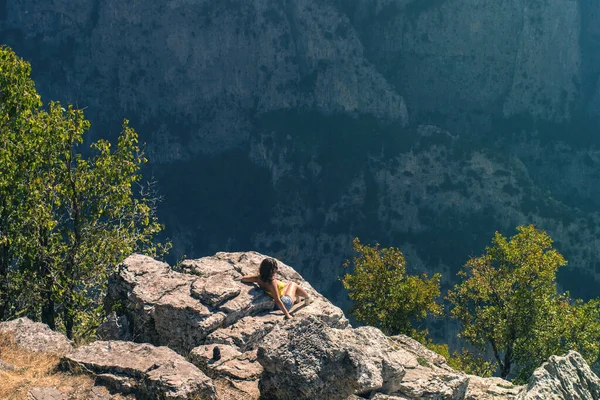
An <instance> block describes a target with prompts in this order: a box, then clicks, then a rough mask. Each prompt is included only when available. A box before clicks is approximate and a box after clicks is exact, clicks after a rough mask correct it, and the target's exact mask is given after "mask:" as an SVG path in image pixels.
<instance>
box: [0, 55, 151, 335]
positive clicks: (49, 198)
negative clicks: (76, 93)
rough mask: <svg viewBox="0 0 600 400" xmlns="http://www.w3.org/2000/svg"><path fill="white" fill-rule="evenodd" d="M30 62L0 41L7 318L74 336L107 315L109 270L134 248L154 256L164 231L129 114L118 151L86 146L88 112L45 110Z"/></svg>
mask: <svg viewBox="0 0 600 400" xmlns="http://www.w3.org/2000/svg"><path fill="white" fill-rule="evenodd" d="M30 71H31V69H30V66H29V64H28V63H27V62H25V61H23V60H22V59H21V58H19V57H17V56H16V55H15V54H14V52H13V51H12V50H10V49H9V48H7V47H2V48H0V95H1V97H0V320H1V319H9V318H12V317H14V316H16V315H28V316H30V317H31V318H33V319H39V318H41V319H42V321H43V322H45V323H47V324H48V325H50V327H52V328H54V327H55V325H57V323H61V324H62V326H63V328H64V330H65V332H66V334H67V336H69V338H71V337H72V336H73V334H74V329H75V328H77V329H78V330H79V333H80V334H84V333H85V331H86V330H87V329H88V328H89V329H92V328H93V327H94V325H95V324H96V322H97V320H98V318H99V316H100V300H101V298H102V294H103V290H104V284H105V281H106V276H107V274H108V273H109V270H110V269H111V268H112V267H114V266H116V265H117V264H118V263H119V262H120V261H121V260H122V259H124V258H125V257H126V256H128V255H129V254H131V253H132V252H135V251H142V252H146V253H156V252H157V251H161V250H162V246H160V245H158V246H157V245H155V244H154V242H153V238H154V236H155V235H156V233H157V232H159V231H160V230H161V229H162V226H161V225H160V224H159V223H158V221H157V219H156V216H155V200H156V199H155V198H153V196H151V195H150V193H149V192H147V191H141V192H140V193H139V194H138V195H136V194H135V193H134V189H135V188H136V187H140V188H142V187H143V185H141V175H140V168H141V166H142V165H143V164H144V163H145V162H146V159H145V158H144V155H143V152H142V151H141V149H140V148H139V147H138V145H137V141H138V136H137V134H136V132H135V131H134V130H133V129H132V128H131V127H129V124H128V122H127V121H125V122H124V124H123V130H122V132H121V134H120V136H119V138H118V143H117V145H116V146H115V147H114V148H113V146H111V144H110V143H109V142H108V141H105V140H99V141H97V142H95V143H92V145H91V146H90V151H89V152H87V154H89V155H88V156H84V155H82V154H81V153H80V152H79V147H80V146H81V144H82V143H83V135H84V133H85V132H86V131H87V130H88V128H89V126H90V124H89V122H88V121H86V120H85V118H84V115H83V111H81V110H76V109H74V108H73V107H72V106H70V105H69V106H67V108H66V109H65V108H64V107H62V106H61V105H60V104H59V103H55V102H52V103H50V104H49V105H48V107H46V108H42V103H41V101H40V96H39V95H38V94H37V92H36V90H35V86H34V83H33V81H32V80H31V79H30V77H29V75H30Z"/></svg>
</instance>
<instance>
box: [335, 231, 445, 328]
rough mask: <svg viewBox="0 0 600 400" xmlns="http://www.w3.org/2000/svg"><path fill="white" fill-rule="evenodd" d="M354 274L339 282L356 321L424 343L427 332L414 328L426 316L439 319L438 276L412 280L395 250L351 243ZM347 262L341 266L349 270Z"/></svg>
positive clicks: (401, 258)
mask: <svg viewBox="0 0 600 400" xmlns="http://www.w3.org/2000/svg"><path fill="white" fill-rule="evenodd" d="M354 250H355V251H356V252H357V253H358V255H357V256H356V257H354V260H353V263H352V264H353V271H352V273H348V274H346V275H345V276H344V278H343V279H342V283H343V285H344V287H345V288H346V289H347V290H348V295H349V296H350V299H352V300H354V305H353V307H352V309H351V311H350V313H351V315H352V316H354V317H355V318H356V320H357V321H359V322H362V323H365V324H367V325H371V326H375V327H377V328H379V329H381V330H382V331H383V332H385V333H386V334H405V335H408V336H412V337H415V338H418V339H421V340H423V339H424V337H425V334H426V331H425V330H424V329H423V328H419V327H415V325H417V324H418V323H419V322H420V321H423V320H424V319H425V318H426V317H427V316H428V315H440V314H441V313H442V307H441V306H440V305H439V304H437V303H436V302H435V299H436V298H437V297H439V295H440V279H441V275H440V274H435V275H433V276H432V277H431V278H428V276H427V274H423V275H421V276H411V275H409V274H408V273H407V272H406V261H405V260H404V255H403V254H402V252H401V251H400V250H399V249H397V248H394V247H390V248H379V245H375V246H368V245H364V244H361V243H360V241H359V240H358V239H354ZM349 265H350V262H349V261H347V262H346V264H345V265H344V266H345V267H348V266H349Z"/></svg>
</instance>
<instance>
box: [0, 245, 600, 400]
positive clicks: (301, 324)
mask: <svg viewBox="0 0 600 400" xmlns="http://www.w3.org/2000/svg"><path fill="white" fill-rule="evenodd" d="M263 258H264V256H263V255H261V254H259V253H254V252H247V253H217V254H216V255H215V256H212V257H205V258H202V259H197V260H187V261H185V262H183V263H182V264H181V265H180V266H179V269H180V270H182V271H183V272H176V271H173V270H172V269H171V267H170V266H169V265H167V264H165V263H161V262H158V261H156V260H154V259H152V258H149V257H145V256H141V255H132V256H130V257H129V258H127V259H126V260H125V261H124V262H123V264H122V265H121V266H120V267H119V269H118V271H117V272H116V273H115V274H114V275H113V276H112V277H111V280H110V285H109V297H108V298H107V306H109V307H112V308H113V309H114V310H115V313H114V315H111V316H110V318H109V325H115V324H116V325H117V326H118V327H129V331H127V332H126V333H127V334H128V335H130V336H131V337H132V338H133V339H134V340H136V341H138V342H139V341H144V340H153V341H155V342H156V344H157V345H160V344H166V345H169V346H172V348H173V349H171V348H169V347H166V346H158V347H157V346H155V345H153V344H150V343H135V342H132V341H118V340H108V341H97V342H93V343H91V344H88V345H85V346H81V347H79V348H77V349H75V350H72V347H71V348H70V349H71V351H70V352H69V354H66V355H64V356H63V357H62V358H61V365H62V367H63V368H64V369H67V370H69V371H71V372H72V373H86V374H90V375H92V376H93V377H95V381H96V384H98V385H105V386H106V387H107V388H109V389H110V391H111V393H112V394H111V393H109V392H107V391H106V389H103V388H102V387H100V386H94V387H93V388H91V389H90V388H85V391H89V393H84V394H83V395H84V396H87V397H86V398H89V399H96V400H110V399H112V398H113V397H114V396H117V398H119V396H123V395H126V396H135V397H136V398H138V399H182V400H183V399H189V398H201V399H221V398H222V399H229V398H248V399H257V398H259V397H260V398H262V399H265V400H269V399H282V400H285V399H301V400H302V399H306V400H308V399H324V400H327V399H329V400H334V399H335V400H337V399H340V400H342V399H344V400H359V399H364V398H369V399H372V400H411V399H414V400H417V399H419V400H542V399H550V400H588V399H589V400H591V399H597V398H600V379H599V378H598V377H597V376H596V375H594V373H593V372H592V371H591V370H590V368H589V366H588V365H587V364H586V362H585V361H584V360H583V359H582V358H581V356H580V355H579V354H577V353H575V352H570V353H569V354H567V355H566V356H562V357H556V356H553V357H551V358H550V360H549V361H548V362H547V363H545V364H544V365H543V366H541V367H540V368H538V369H537V370H536V371H535V373H534V374H533V376H532V377H531V379H530V381H529V384H528V385H527V386H515V385H513V384H511V383H510V382H508V381H505V380H503V379H500V378H481V377H477V376H473V375H467V374H464V373H462V372H458V371H455V370H453V369H452V368H450V367H449V366H448V364H447V363H446V360H445V359H444V357H442V356H440V355H438V354H436V353H435V352H433V351H431V350H429V349H427V348H426V347H424V346H423V345H422V344H420V343H419V342H417V341H416V340H414V339H411V338H409V337H407V336H403V335H399V336H386V335H384V334H383V333H382V332H381V331H380V330H378V329H376V328H373V327H359V328H352V327H351V326H349V324H348V321H347V320H346V318H345V317H344V315H343V313H341V311H340V310H339V309H338V308H337V307H335V306H333V305H332V304H331V303H330V302H329V301H328V300H327V299H325V298H323V297H322V296H321V295H320V294H319V293H317V292H315V291H314V289H312V287H311V286H310V285H309V284H308V283H307V282H305V281H304V280H303V279H302V277H301V276H300V275H299V274H298V273H297V272H296V271H294V270H293V269H292V268H290V267H289V266H287V265H285V264H283V263H280V268H279V274H280V275H279V276H278V278H280V279H281V280H285V281H288V280H290V281H294V282H296V283H298V284H301V285H302V286H304V287H305V288H306V289H307V290H308V291H309V292H310V293H311V295H312V296H313V298H314V299H315V301H314V302H313V303H312V304H310V305H308V306H305V305H296V306H295V307H294V309H292V311H291V313H292V315H293V316H294V318H293V319H291V320H289V321H286V320H284V319H283V318H282V315H281V313H280V312H279V311H273V310H272V305H273V304H272V300H271V299H270V298H266V297H265V295H264V294H263V293H262V292H261V291H260V290H259V289H257V288H256V287H254V285H251V284H248V285H247V284H242V283H241V282H240V281H239V279H238V278H239V277H240V276H243V275H249V274H253V273H255V272H256V270H257V268H258V263H259V262H260V261H262V259H263ZM267 304H268V305H269V307H267ZM118 321H120V322H118ZM207 321H209V322H210V323H207ZM214 321H218V322H217V323H214ZM40 325H42V324H34V323H32V322H31V321H28V320H16V321H11V322H9V323H3V324H2V325H0V326H1V327H4V329H6V326H10V327H12V330H11V332H12V334H13V335H14V336H15V337H16V338H19V337H29V338H31V337H33V334H34V333H35V332H45V333H48V332H46V329H42V328H41V327H40ZM169 326H170V327H171V328H172V329H171V330H169ZM15 327H16V328H15ZM209 327H210V328H209ZM28 329H31V332H27V330H28ZM101 331H102V333H103V334H104V335H110V334H111V332H112V334H114V335H117V336H121V335H122V334H123V332H122V329H116V330H111V329H107V328H106V326H105V327H103V328H102V329H101ZM27 333H29V335H26V334H27ZM169 333H170V336H167V335H168V334H169ZM194 334H195V335H196V336H193V337H192V338H191V339H189V338H184V336H190V335H194ZM38 335H39V334H38ZM54 335H59V334H53V335H51V336H54ZM59 336H60V335H59ZM41 341H42V342H43V341H47V340H46V339H42V340H41ZM30 342H31V340H29V341H26V340H25V341H22V342H21V343H23V345H24V346H28V343H30ZM69 345H70V343H69ZM55 347H56V346H47V347H46V348H47V349H49V350H48V351H50V352H53V351H54V352H55V351H56V349H55ZM174 350H176V351H174ZM178 353H179V354H178ZM80 392H81V391H78V389H77V388H69V387H58V388H54V387H41V386H40V387H34V388H32V389H31V390H30V391H29V394H28V396H29V398H30V399H35V400H47V399H51V400H62V399H65V400H66V399H70V398H72V397H73V396H75V397H77V396H79V395H81V394H82V392H81V393H80Z"/></svg>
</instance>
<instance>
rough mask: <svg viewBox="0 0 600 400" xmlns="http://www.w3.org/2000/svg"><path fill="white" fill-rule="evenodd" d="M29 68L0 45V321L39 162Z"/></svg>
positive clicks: (8, 310) (36, 99)
mask: <svg viewBox="0 0 600 400" xmlns="http://www.w3.org/2000/svg"><path fill="white" fill-rule="evenodd" d="M30 72H31V68H30V66H29V64H28V63H27V62H25V61H24V60H22V59H21V58H19V57H17V56H16V55H15V54H14V53H13V52H12V51H11V50H10V49H8V48H5V47H0V320H1V319H5V318H7V317H8V316H10V315H11V314H12V313H14V311H15V310H14V308H13V304H12V303H11V299H13V298H14V297H15V293H18V292H19V291H18V289H17V288H16V287H15V286H14V280H13V278H14V270H15V263H16V260H18V259H19V257H20V256H21V254H20V252H19V251H18V249H19V248H21V247H22V245H23V244H24V243H25V242H26V240H27V235H26V233H25V228H26V227H27V219H28V218H27V215H30V214H31V210H27V207H28V206H29V205H30V204H31V203H29V202H25V201H23V200H24V199H25V198H27V196H28V189H29V185H28V182H30V181H31V180H32V178H33V174H32V170H34V169H35V168H36V162H39V161H40V160H39V157H38V155H37V153H35V152H34V151H32V149H34V148H35V146H36V144H37V143H40V140H41V139H40V137H39V131H38V130H36V129H35V126H36V124H35V118H36V111H37V109H38V108H39V107H40V106H41V100H40V96H39V95H38V94H37V92H36V90H35V85H34V83H33V81H32V80H31V79H30V78H29V75H30Z"/></svg>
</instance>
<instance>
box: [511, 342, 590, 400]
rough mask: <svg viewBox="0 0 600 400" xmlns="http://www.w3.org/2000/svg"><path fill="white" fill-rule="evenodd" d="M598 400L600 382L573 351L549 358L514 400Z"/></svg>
mask: <svg viewBox="0 0 600 400" xmlns="http://www.w3.org/2000/svg"><path fill="white" fill-rule="evenodd" d="M596 399H600V379H599V378H598V377H597V376H596V374H594V373H593V372H592V370H591V369H590V367H589V365H588V364H587V363H586V362H585V360H584V359H583V357H581V355H579V353H577V352H575V351H570V352H569V353H567V354H566V355H564V356H551V357H550V359H549V360H548V361H547V362H545V363H544V364H543V365H542V366H541V367H539V368H538V369H536V370H535V371H534V372H533V375H532V376H531V378H529V382H528V384H527V387H526V388H525V389H524V390H523V391H522V392H521V393H520V394H519V396H518V397H517V400H596Z"/></svg>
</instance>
